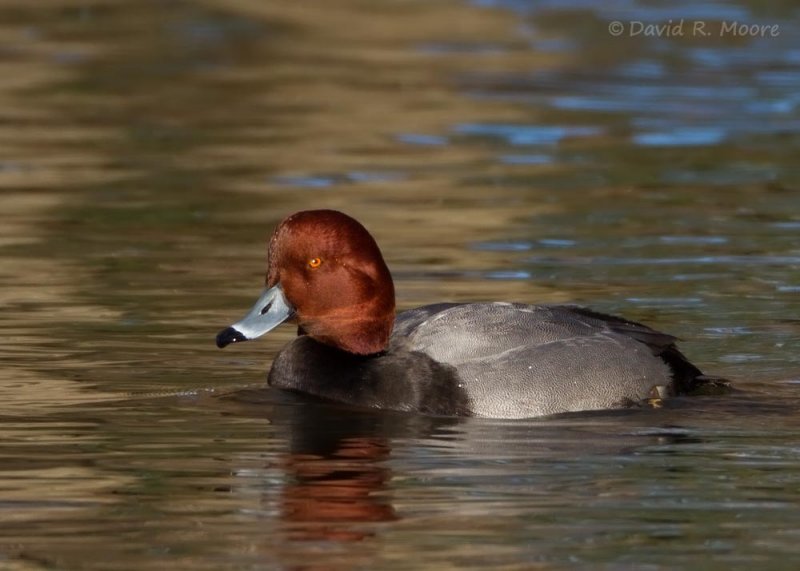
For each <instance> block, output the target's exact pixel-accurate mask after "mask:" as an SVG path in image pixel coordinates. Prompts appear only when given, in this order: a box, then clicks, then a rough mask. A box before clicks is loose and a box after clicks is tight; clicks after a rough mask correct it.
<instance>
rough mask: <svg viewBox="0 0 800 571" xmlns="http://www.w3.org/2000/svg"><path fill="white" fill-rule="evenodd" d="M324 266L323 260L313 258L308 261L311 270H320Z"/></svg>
mask: <svg viewBox="0 0 800 571" xmlns="http://www.w3.org/2000/svg"><path fill="white" fill-rule="evenodd" d="M321 264H322V258H311V259H310V260H309V261H308V267H309V268H318V267H319V266H320V265H321Z"/></svg>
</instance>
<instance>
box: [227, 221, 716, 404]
mask: <svg viewBox="0 0 800 571" xmlns="http://www.w3.org/2000/svg"><path fill="white" fill-rule="evenodd" d="M268 255H269V262H268V267H267V276H266V289H265V290H264V293H263V294H262V295H261V297H260V298H259V299H258V301H257V302H256V304H255V306H254V307H253V309H252V310H251V311H250V313H248V314H247V315H246V316H245V317H244V318H243V319H242V320H241V321H239V322H237V323H235V324H233V325H232V326H230V327H228V328H227V329H224V330H223V331H221V332H220V333H219V334H218V335H217V346H218V347H225V346H226V345H229V344H231V343H235V342H239V341H247V340H250V339H255V338H256V337H259V336H261V335H263V334H265V333H267V332H268V331H270V330H272V329H274V328H275V327H277V326H278V325H280V324H281V323H283V322H284V321H288V322H291V323H295V324H296V325H297V326H298V337H297V338H296V339H295V340H294V341H292V342H291V343H289V344H288V345H287V346H286V347H285V348H284V349H283V350H282V351H281V352H280V353H279V354H278V355H277V357H276V358H275V360H274V362H273V364H272V368H271V370H270V373H269V378H268V383H269V384H270V385H271V386H273V387H277V388H281V389H288V390H293V391H299V392H302V393H307V394H311V395H315V396H317V397H322V398H325V399H329V400H333V401H338V402H343V403H348V404H352V405H358V406H365V407H372V408H378V409H391V410H400V411H412V412H419V413H426V414H435V415H447V416H480V417H492V418H524V417H534V416H541V415H549V414H556V413H562V412H570V411H582V410H596V409H610V408H619V407H627V406H635V405H639V404H643V403H647V402H649V401H651V399H661V398H663V397H666V396H670V395H675V394H684V393H688V392H692V391H694V390H696V389H697V388H699V387H701V386H703V385H708V384H714V383H717V382H721V380H718V379H711V378H709V377H705V376H704V375H703V374H702V373H701V372H700V370H699V369H698V368H697V367H695V366H694V365H692V364H691V363H690V362H689V361H688V360H687V359H686V358H685V357H684V356H683V355H682V354H681V353H680V351H678V349H677V348H676V347H675V341H676V339H675V337H672V336H671V335H667V334H665V333H660V332H658V331H655V330H653V329H650V328H649V327H647V326H645V325H642V324H640V323H636V322H634V321H628V320H627V319H623V318H620V317H615V316H611V315H605V314H602V313H597V312H595V311H592V310H590V309H586V308H584V307H580V306H571V305H524V304H519V303H501V302H495V303H438V304H434V305H426V306H424V307H419V308H416V309H411V310H409V311H404V312H402V313H400V314H399V315H395V299H394V284H393V282H392V276H391V274H390V273H389V269H388V268H387V266H386V263H385V262H384V260H383V256H382V255H381V252H380V250H379V249H378V245H377V244H376V243H375V240H374V239H373V237H372V236H371V235H370V233H369V232H368V231H367V230H366V229H365V228H364V226H362V225H361V224H360V223H359V222H357V221H356V220H355V219H353V218H351V217H350V216H347V215H346V214H343V213H341V212H337V211H334V210H309V211H303V212H297V213H295V214H292V215H291V216H289V217H288V218H286V219H285V220H283V221H282V222H281V223H280V224H279V225H278V227H277V228H276V229H275V231H274V233H273V234H272V238H271V239H270V241H269V253H268Z"/></svg>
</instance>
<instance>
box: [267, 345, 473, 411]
mask: <svg viewBox="0 0 800 571" xmlns="http://www.w3.org/2000/svg"><path fill="white" fill-rule="evenodd" d="M268 382H269V384H270V385H271V386H273V387H276V388H281V389H289V390H294V391H299V392H302V393H307V394H311V395H314V396H317V397H322V398H326V399H330V400H333V401H337V402H342V403H348V404H353V405H357V406H364V407H370V408H379V409H390V410H401V411H409V412H419V413H425V414H434V415H445V416H469V415H470V414H471V408H470V401H469V398H468V396H467V394H466V392H465V391H464V389H463V388H462V386H461V383H460V382H459V378H458V375H457V373H456V370H455V369H454V368H453V367H451V366H448V365H445V364H442V363H438V362H436V361H434V360H433V359H431V358H430V357H429V356H427V355H425V354H424V353H421V352H410V351H402V350H390V351H389V352H386V353H380V354H377V355H367V356H361V355H353V354H351V353H347V352H345V351H341V350H339V349H336V348H334V347H330V346H328V345H324V344H322V343H319V342H317V341H314V340H313V339H311V338H310V337H308V336H306V335H302V336H300V337H298V338H297V339H295V340H294V341H292V342H291V343H290V344H289V345H287V346H286V347H285V348H284V349H283V350H282V351H281V352H280V353H279V354H278V356H277V357H276V358H275V362H274V363H273V364H272V369H271V370H270V372H269V379H268Z"/></svg>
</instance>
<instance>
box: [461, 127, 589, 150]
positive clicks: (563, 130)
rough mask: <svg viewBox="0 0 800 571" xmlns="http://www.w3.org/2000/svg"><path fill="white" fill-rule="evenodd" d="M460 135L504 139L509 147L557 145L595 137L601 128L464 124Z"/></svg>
mask: <svg viewBox="0 0 800 571" xmlns="http://www.w3.org/2000/svg"><path fill="white" fill-rule="evenodd" d="M455 132H456V133H457V134H459V135H466V136H470V137H491V138H499V139H504V140H505V141H506V142H507V143H508V144H509V145H513V146H530V145H555V144H557V143H560V142H561V141H562V140H564V139H566V138H576V137H594V136H597V135H600V134H602V133H603V129H601V128H600V127H591V126H577V125H570V126H563V125H513V124H503V123H463V124H461V125H458V126H456V127H455Z"/></svg>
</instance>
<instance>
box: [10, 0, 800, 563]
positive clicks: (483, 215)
mask: <svg viewBox="0 0 800 571" xmlns="http://www.w3.org/2000/svg"><path fill="white" fill-rule="evenodd" d="M367 4H369V3H366V4H365V3H364V2H356V1H351V0H342V1H340V2H335V3H331V2H329V1H327V0H310V1H309V2H303V3H298V2H294V1H292V0H274V1H270V2H262V1H257V0H239V1H237V2H229V1H226V2H223V1H215V0H209V1H207V2H203V3H189V2H170V3H166V4H165V3H161V4H159V5H158V6H155V5H154V4H152V3H136V2H117V1H114V0H98V1H96V2H92V3H87V2H85V1H84V0H37V2H35V3H31V2H24V1H22V0H19V1H14V0H12V1H10V2H8V1H7V2H5V3H3V4H2V6H0V15H2V19H1V20H2V24H0V40H2V41H0V55H1V56H2V58H0V59H1V60H2V61H0V67H2V70H3V71H4V75H3V77H4V81H3V83H2V86H0V103H1V105H0V109H1V110H2V111H0V119H2V120H0V149H2V151H3V153H2V158H0V188H2V189H3V192H2V193H0V212H2V213H3V221H2V224H0V285H1V286H2V287H1V288H0V302H2V307H3V311H2V312H0V324H2V326H3V330H4V331H5V332H6V335H5V337H4V341H3V349H2V351H3V353H2V356H0V359H2V362H3V365H4V367H3V369H2V379H0V381H2V382H0V460H2V462H0V464H1V465H2V467H3V468H2V469H1V470H0V489H2V490H3V494H4V496H3V502H0V512H1V515H2V516H3V517H2V518H0V519H2V520H3V521H4V522H6V523H5V524H0V567H2V566H4V565H6V566H14V565H17V566H23V568H27V567H32V568H37V567H46V568H70V569H72V568H75V569H78V568H80V569H103V571H108V570H109V569H115V568H119V569H129V568H131V567H137V568H151V567H159V568H161V567H170V568H175V569H193V570H195V571H197V570H202V569H209V570H211V569H213V570H215V571H216V570H217V569H220V568H223V567H236V568H253V569H263V568H290V567H303V566H305V567H314V566H316V567H323V568H341V569H345V568H347V569H350V568H386V569H389V568H407V567H408V566H410V565H411V564H414V565H416V566H418V567H420V568H437V569H438V568H446V567H454V566H457V567H460V568H468V567H477V568H488V567H492V568H498V567H502V566H506V567H508V568H529V567H531V566H541V567H548V568H550V567H564V566H573V567H574V566H579V567H583V568H592V569H594V568H609V569H610V568H614V569H617V568H623V567H631V566H650V567H652V568H654V569H663V568H664V565H665V563H664V562H665V561H668V562H669V565H671V566H673V567H675V568H696V567H698V566H702V567H703V568H714V567H719V568H725V569H728V568H731V567H736V566H747V567H758V568H761V567H770V566H772V567H776V566H777V567H780V566H785V565H786V562H787V561H793V560H796V559H797V557H798V556H800V552H798V545H800V544H798V542H797V541H796V539H797V537H796V536H797V534H796V533H795V532H794V531H793V530H796V529H798V528H800V522H798V511H797V509H796V505H797V502H798V497H797V491H796V490H797V489H800V482H798V476H797V470H796V465H797V459H798V458H797V456H798V450H799V449H800V444H799V442H800V439H799V438H798V433H799V432H798V431H800V426H798V421H797V419H798V418H800V417H798V414H797V411H798V409H800V405H798V402H800V401H798V398H799V396H798V395H799V393H798V387H799V385H798V383H797V379H798V378H800V356H798V351H797V350H796V345H797V343H796V340H797V338H798V335H800V326H799V325H798V322H797V319H796V318H795V316H796V315H797V314H798V312H799V311H800V305H798V297H797V291H798V287H799V286H798V280H797V277H796V269H797V267H798V266H800V257H799V256H798V248H797V230H798V228H800V222H798V215H797V212H798V198H797V193H796V192H795V189H796V188H797V186H798V183H800V178H798V171H797V169H796V158H797V147H798V142H799V141H800V139H798V137H797V132H798V126H799V125H800V123H798V121H800V117H798V112H799V111H800V98H799V96H798V90H797V86H798V82H799V81H800V79H799V78H800V74H798V72H797V69H796V68H797V63H798V61H800V50H798V48H797V45H796V44H797V42H796V39H797V37H798V26H800V23H799V22H798V20H797V17H796V16H797V15H796V13H795V9H794V7H793V6H791V5H790V4H787V3H783V4H781V3H778V4H774V5H764V4H763V3H756V2H747V1H737V2H732V3H726V4H720V3H715V2H699V3H698V2H689V1H680V2H674V3H670V4H669V5H666V4H664V5H662V4H658V5H656V4H653V3H643V2H638V1H635V0H625V1H623V2H613V3H591V2H585V1H583V0H575V1H572V0H568V1H567V2H561V1H560V2H552V1H544V2H531V1H527V0H476V1H464V2H460V1H456V2H444V3H441V2H427V3H426V2H421V3H420V2H402V3H373V4H370V5H369V6H367ZM669 18H673V19H680V18H685V19H687V21H688V20H690V19H709V20H714V21H719V20H723V19H727V20H742V21H747V22H751V21H752V22H754V23H767V22H768V21H769V20H771V19H774V21H775V22H778V23H779V24H780V26H781V36H780V37H778V38H760V39H759V38H741V39H738V40H737V41H732V40H724V39H715V38H709V39H708V40H707V41H706V40H702V41H700V40H699V39H690V38H684V39H677V38H653V37H637V38H624V37H622V38H616V39H614V38H611V37H610V36H609V33H608V25H609V22H611V21H612V20H625V21H630V20H642V21H660V20H667V19H669ZM311 206H313V207H315V208H322V207H331V208H339V209H343V210H347V211H348V212H349V213H350V214H352V215H353V216H355V217H356V218H358V219H360V220H363V221H364V222H365V223H366V225H367V226H368V227H369V228H370V230H372V231H373V232H374V233H375V235H376V237H377V239H378V241H379V243H380V244H381V247H382V249H383V251H384V253H385V255H386V258H387V261H388V262H389V264H390V266H391V268H392V271H393V272H394V276H395V279H396V282H397V291H398V302H399V305H400V307H402V308H407V307H411V306H417V305H421V304H424V303H431V302H437V301H442V300H453V301H472V300H488V299H504V300H514V301H520V302H567V301H569V302H580V303H584V304H588V305H591V306H593V307H596V308H597V309H601V310H608V311H612V312H619V313H624V314H625V315H627V316H629V317H631V318H634V319H640V320H645V321H647V322H649V323H652V324H654V325H656V326H657V327H658V328H660V329H663V330H667V331H670V332H672V333H675V334H677V335H680V336H681V337H682V338H684V339H685V340H686V341H685V342H684V343H683V345H682V347H683V348H684V349H685V350H686V352H687V353H688V354H690V355H691V357H692V359H693V360H695V361H696V362H698V363H699V364H700V365H701V366H703V367H704V368H707V369H708V370H713V371H715V372H718V373H719V374H722V375H725V376H728V377H732V378H734V379H735V380H736V384H737V386H738V387H739V388H740V391H741V392H740V393H736V394H735V395H732V396H730V397H727V398H725V399H721V398H716V397H703V398H700V399H695V400H692V401H690V402H688V401H687V402H685V401H679V402H675V403H669V404H666V405H665V406H664V407H663V408H660V409H654V410H636V411H627V412H624V413H614V414H599V415H586V416H581V415H578V416H574V417H565V418H558V419H539V420H536V421H524V422H514V423H504V422H494V423H493V422H483V421H478V420H475V419H464V420H460V421H458V422H452V421H449V422H448V421H444V420H440V419H425V418H421V419H419V418H410V417H404V416H402V415H395V416H391V415H390V416H386V415H383V414H381V415H378V414H372V413H368V412H366V413H365V412H364V411H353V410H348V409H343V408H341V407H335V406H328V405H320V404H319V403H316V404H315V403H309V402H305V401H303V402H293V401H284V400H281V399H280V398H278V397H276V395H274V394H272V393H269V392H268V391H267V392H266V396H265V395H264V394H261V396H260V397H258V398H255V397H252V398H251V397H241V396H240V397H238V398H237V399H233V402H231V399H218V398H216V397H214V396H213V395H214V394H216V391H231V390H238V389H241V388H242V387H252V386H256V387H260V386H261V385H262V384H263V381H264V373H265V371H266V369H267V368H268V367H269V361H270V359H271V358H272V356H274V355H275V353H276V352H277V351H278V350H279V349H280V347H281V346H282V345H283V344H285V343H286V342H287V341H288V340H289V339H290V338H291V337H292V336H293V334H294V332H293V331H290V330H288V329H287V330H283V331H276V332H275V335H274V336H273V337H272V338H271V339H268V340H265V341H264V342H262V343H259V344H254V345H253V346H245V347H243V348H242V349H241V350H239V351H238V352H237V354H236V355H233V354H220V353H218V352H216V351H215V350H214V348H213V346H212V345H211V343H210V342H209V339H211V338H212V337H213V333H214V332H215V325H216V324H218V323H224V322H225V321H226V319H227V318H226V315H229V314H230V311H231V309H230V308H238V307H243V306H244V305H245V304H246V303H247V302H248V301H249V300H250V299H251V298H252V297H253V294H254V293H255V292H256V291H257V290H258V288H259V285H260V283H261V279H262V275H261V273H262V270H263V268H262V263H261V262H262V261H263V256H264V242H265V240H266V239H267V236H268V234H269V231H270V229H271V227H272V225H274V224H275V223H276V222H277V221H278V220H279V219H281V218H282V217H283V216H284V215H285V214H287V213H288V212H290V211H293V210H297V209H300V208H308V207H311ZM206 389H208V390H206ZM255 392H256V393H259V391H257V390H256V391H255ZM259 394H260V393H259ZM152 395H167V396H164V397H163V398H155V397H153V396H152ZM175 395H181V396H175ZM249 401H252V402H249ZM409 562H411V563H409Z"/></svg>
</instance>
